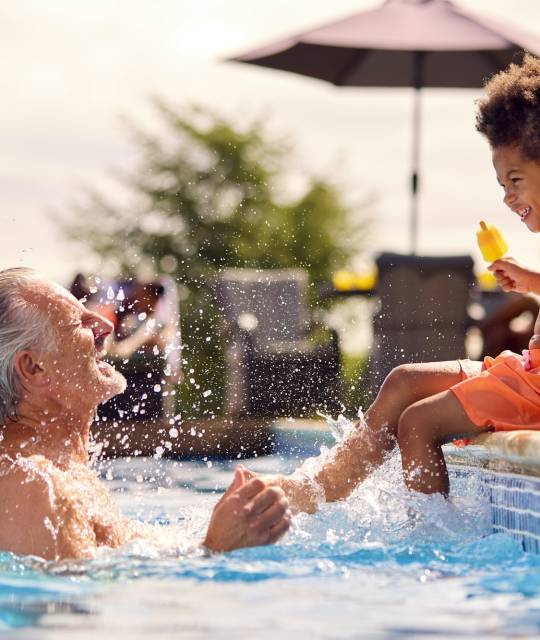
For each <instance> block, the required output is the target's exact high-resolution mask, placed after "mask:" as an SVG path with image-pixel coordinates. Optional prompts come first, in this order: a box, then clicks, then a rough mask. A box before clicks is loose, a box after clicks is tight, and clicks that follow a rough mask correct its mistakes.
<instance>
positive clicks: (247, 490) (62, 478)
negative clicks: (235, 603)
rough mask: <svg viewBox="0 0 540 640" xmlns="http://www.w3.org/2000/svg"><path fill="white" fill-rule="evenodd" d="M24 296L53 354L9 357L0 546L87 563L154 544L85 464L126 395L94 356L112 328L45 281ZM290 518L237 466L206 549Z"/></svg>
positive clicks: (256, 539) (276, 492) (267, 533)
mask: <svg viewBox="0 0 540 640" xmlns="http://www.w3.org/2000/svg"><path fill="white" fill-rule="evenodd" d="M24 298H25V300H26V302H27V304H28V305H30V306H31V307H33V308H34V309H35V311H36V312H41V313H42V314H43V317H44V321H45V318H47V319H48V321H49V323H50V326H51V331H52V332H53V334H54V337H55V338H56V347H54V348H52V349H50V350H43V349H29V350H26V351H21V352H19V353H18V354H17V356H16V373H17V376H18V379H19V381H20V383H21V386H22V389H23V393H22V398H21V400H20V402H19V404H18V405H17V408H16V409H17V417H16V419H13V420H8V421H7V423H6V424H5V425H4V426H3V428H2V439H1V441H0V513H1V515H2V517H1V518H0V549H2V550H5V551H12V552H14V553H19V554H33V555H37V556H40V557H43V558H45V559H51V560H54V559H63V558H88V557H91V556H92V555H93V554H94V552H95V550H96V548H97V547H99V546H103V545H107V546H111V547H117V546H119V545H121V544H124V543H126V542H128V541H129V540H132V539H134V538H140V537H151V536H152V535H153V530H152V528H150V527H146V526H143V525H141V524H140V523H137V522H134V521H131V520H129V519H127V518H125V517H124V516H122V514H121V513H120V511H119V509H118V507H117V505H116V503H115V501H114V500H113V498H112V496H111V495H110V493H109V492H108V491H107V489H106V488H105V486H104V485H103V484H102V483H101V482H100V481H99V479H98V478H97V476H96V474H95V472H94V471H93V470H92V469H91V468H90V466H89V464H88V442H89V435H90V427H91V425H92V421H93V417H94V415H95V411H96V408H97V405H98V404H99V403H101V402H103V401H105V400H107V399H109V398H111V397H112V396H114V395H116V394H117V393H120V392H121V391H123V389H124V388H125V380H124V378H123V376H121V375H120V374H119V373H118V372H117V371H116V370H115V369H114V368H113V367H111V366H110V365H108V364H106V363H104V362H103V361H102V359H101V358H102V355H103V353H104V345H105V340H106V338H107V336H108V335H109V334H110V332H111V330H112V325H111V323H110V322H109V321H108V320H106V319H105V318H103V317H102V316H100V315H99V314H97V313H95V312H92V311H89V310H87V309H85V307H84V306H83V305H82V304H80V303H79V302H78V301H77V300H76V299H75V298H74V297H73V296H71V294H69V293H68V292H67V291H66V290H65V289H63V288H62V287H59V286H58V285H55V284H53V283H50V282H48V281H46V280H44V279H36V282H35V284H32V286H30V287H27V288H26V289H25V290H24ZM290 520H291V517H290V512H289V509H288V502H287V500H286V498H285V496H284V493H283V491H282V490H281V489H280V488H278V487H277V486H275V483H274V484H273V483H271V482H265V481H262V480H260V479H252V480H249V479H247V478H246V477H245V474H244V473H243V471H242V470H241V469H239V470H237V472H236V474H235V478H234V481H233V483H232V485H231V487H229V489H228V491H227V492H226V493H225V495H224V496H223V497H222V499H221V500H220V501H219V503H218V505H216V507H215V509H214V512H213V514H212V517H211V520H210V523H209V527H208V532H207V536H206V539H205V544H206V546H207V547H208V548H210V549H213V550H216V551H227V550H230V549H235V548H238V547H242V546H254V545H259V544H268V543H272V542H275V541H276V540H277V539H279V538H280V537H281V536H282V535H283V534H284V533H285V532H286V531H287V529H288V528H289V526H290Z"/></svg>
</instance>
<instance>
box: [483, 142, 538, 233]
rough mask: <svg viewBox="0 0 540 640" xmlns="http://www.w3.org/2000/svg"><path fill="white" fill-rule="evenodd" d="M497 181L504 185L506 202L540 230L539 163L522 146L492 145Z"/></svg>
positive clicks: (532, 228) (529, 223)
mask: <svg viewBox="0 0 540 640" xmlns="http://www.w3.org/2000/svg"><path fill="white" fill-rule="evenodd" d="M492 157H493V166H494V167H495V172H496V173H497V181H498V182H499V184H500V185H501V186H502V187H503V189H504V204H505V205H506V206H507V207H509V208H510V209H512V211H514V213H517V214H518V216H519V217H520V218H521V220H522V221H523V222H524V223H525V224H526V225H527V228H528V229H529V230H530V231H533V232H534V233H538V232H539V231H540V164H538V163H537V162H535V161H534V160H529V159H527V158H524V157H523V155H522V154H521V151H520V149H519V147H517V146H515V145H514V146H506V147H497V148H495V149H493V154H492Z"/></svg>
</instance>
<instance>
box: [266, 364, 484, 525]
mask: <svg viewBox="0 0 540 640" xmlns="http://www.w3.org/2000/svg"><path fill="white" fill-rule="evenodd" d="M480 366H481V365H480V363H477V364H476V367H477V369H478V372H479V371H480ZM460 381H461V370H460V366H459V363H458V362H457V361H449V362H433V363H422V364H409V365H401V366H399V367H396V368H395V369H394V370H392V371H391V373H390V374H389V375H388V377H387V378H386V380H385V381H384V383H383V385H382V386H381V389H380V391H379V393H378V395H377V398H376V399H375V401H374V402H373V404H372V405H371V407H370V408H369V410H368V411H367V413H366V415H365V419H366V426H364V427H362V426H360V425H357V427H359V428H357V429H355V430H354V431H353V432H352V433H351V434H350V435H349V436H348V437H347V438H346V439H345V440H344V441H343V442H340V443H339V444H337V445H336V446H335V447H334V448H333V450H332V452H331V455H330V457H329V460H328V461H327V462H326V464H325V465H324V466H323V467H322V469H321V470H320V471H319V473H318V474H317V475H316V476H315V478H314V479H315V481H316V483H317V484H318V485H319V486H320V487H321V488H322V490H323V492H324V497H325V500H326V501H327V502H332V501H334V500H340V499H342V498H345V497H347V496H348V495H349V494H350V493H351V492H352V491H353V489H354V488H355V487H356V485H357V484H358V483H359V482H361V481H362V480H363V479H364V478H366V477H367V476H368V475H369V473H371V472H372V471H373V470H374V469H375V468H377V467H378V466H380V465H381V464H382V463H383V461H384V457H385V455H386V454H387V453H388V452H389V451H391V450H392V449H393V448H394V446H395V444H396V438H397V430H398V424H399V419H400V417H401V414H402V413H403V412H404V411H405V409H407V407H409V406H410V405H413V404H414V403H416V402H418V401H419V400H422V399H423V398H427V397H429V396H432V395H434V394H437V393H439V392H441V391H445V390H447V389H449V388H450V387H452V386H453V385H454V384H457V383H458V382H460ZM278 481H279V484H280V486H281V487H282V488H283V490H284V491H285V493H286V494H287V497H288V498H289V501H290V505H291V508H292V509H293V510H294V511H307V512H308V513H312V512H314V511H315V510H316V509H317V493H316V491H315V487H314V486H313V482H312V481H311V480H310V479H307V478H306V479H305V480H304V481H300V480H299V479H297V478H289V477H280V478H279V479H278Z"/></svg>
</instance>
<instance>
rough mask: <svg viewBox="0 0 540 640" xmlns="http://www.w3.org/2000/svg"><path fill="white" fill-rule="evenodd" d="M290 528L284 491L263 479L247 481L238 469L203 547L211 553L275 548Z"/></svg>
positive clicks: (212, 518) (218, 504)
mask: <svg viewBox="0 0 540 640" xmlns="http://www.w3.org/2000/svg"><path fill="white" fill-rule="evenodd" d="M290 526H291V512H290V510H289V503H288V500H287V498H286V497H285V494H284V492H283V490H282V489H280V488H279V487H278V486H276V485H272V484H270V483H269V482H265V481H264V480H263V479H261V478H255V477H254V478H251V479H248V478H246V474H245V471H244V469H243V468H242V467H237V469H236V472H235V474H234V480H233V482H232V484H231V486H230V487H229V488H228V489H227V491H226V492H225V494H224V495H223V496H222V498H221V500H220V501H219V502H218V503H217V504H216V506H215V507H214V511H213V512H212V517H211V519H210V524H209V525H208V532H207V534H206V539H205V541H204V545H205V546H206V547H208V548H209V549H212V551H232V550H233V549H239V548H240V547H255V546H258V545H265V544H272V543H274V542H276V541H277V540H279V538H281V536H282V535H283V534H284V533H285V532H286V531H287V530H288V529H289V527H290Z"/></svg>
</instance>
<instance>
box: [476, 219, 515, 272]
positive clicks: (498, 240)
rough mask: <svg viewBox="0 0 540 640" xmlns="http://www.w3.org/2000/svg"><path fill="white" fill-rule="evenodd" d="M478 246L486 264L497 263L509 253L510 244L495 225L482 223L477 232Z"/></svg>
mask: <svg viewBox="0 0 540 640" xmlns="http://www.w3.org/2000/svg"><path fill="white" fill-rule="evenodd" d="M476 239H477V240H478V246H479V247H480V251H481V252H482V256H483V258H484V260H485V261H486V262H495V260H499V258H502V257H503V256H504V254H505V253H506V252H507V251H508V244H507V243H506V240H505V239H504V237H503V235H502V233H501V232H500V231H499V230H498V229H497V227H496V226H495V225H493V224H486V223H485V222H484V221H483V220H482V221H481V222H480V229H479V230H478V231H477V232H476Z"/></svg>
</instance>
